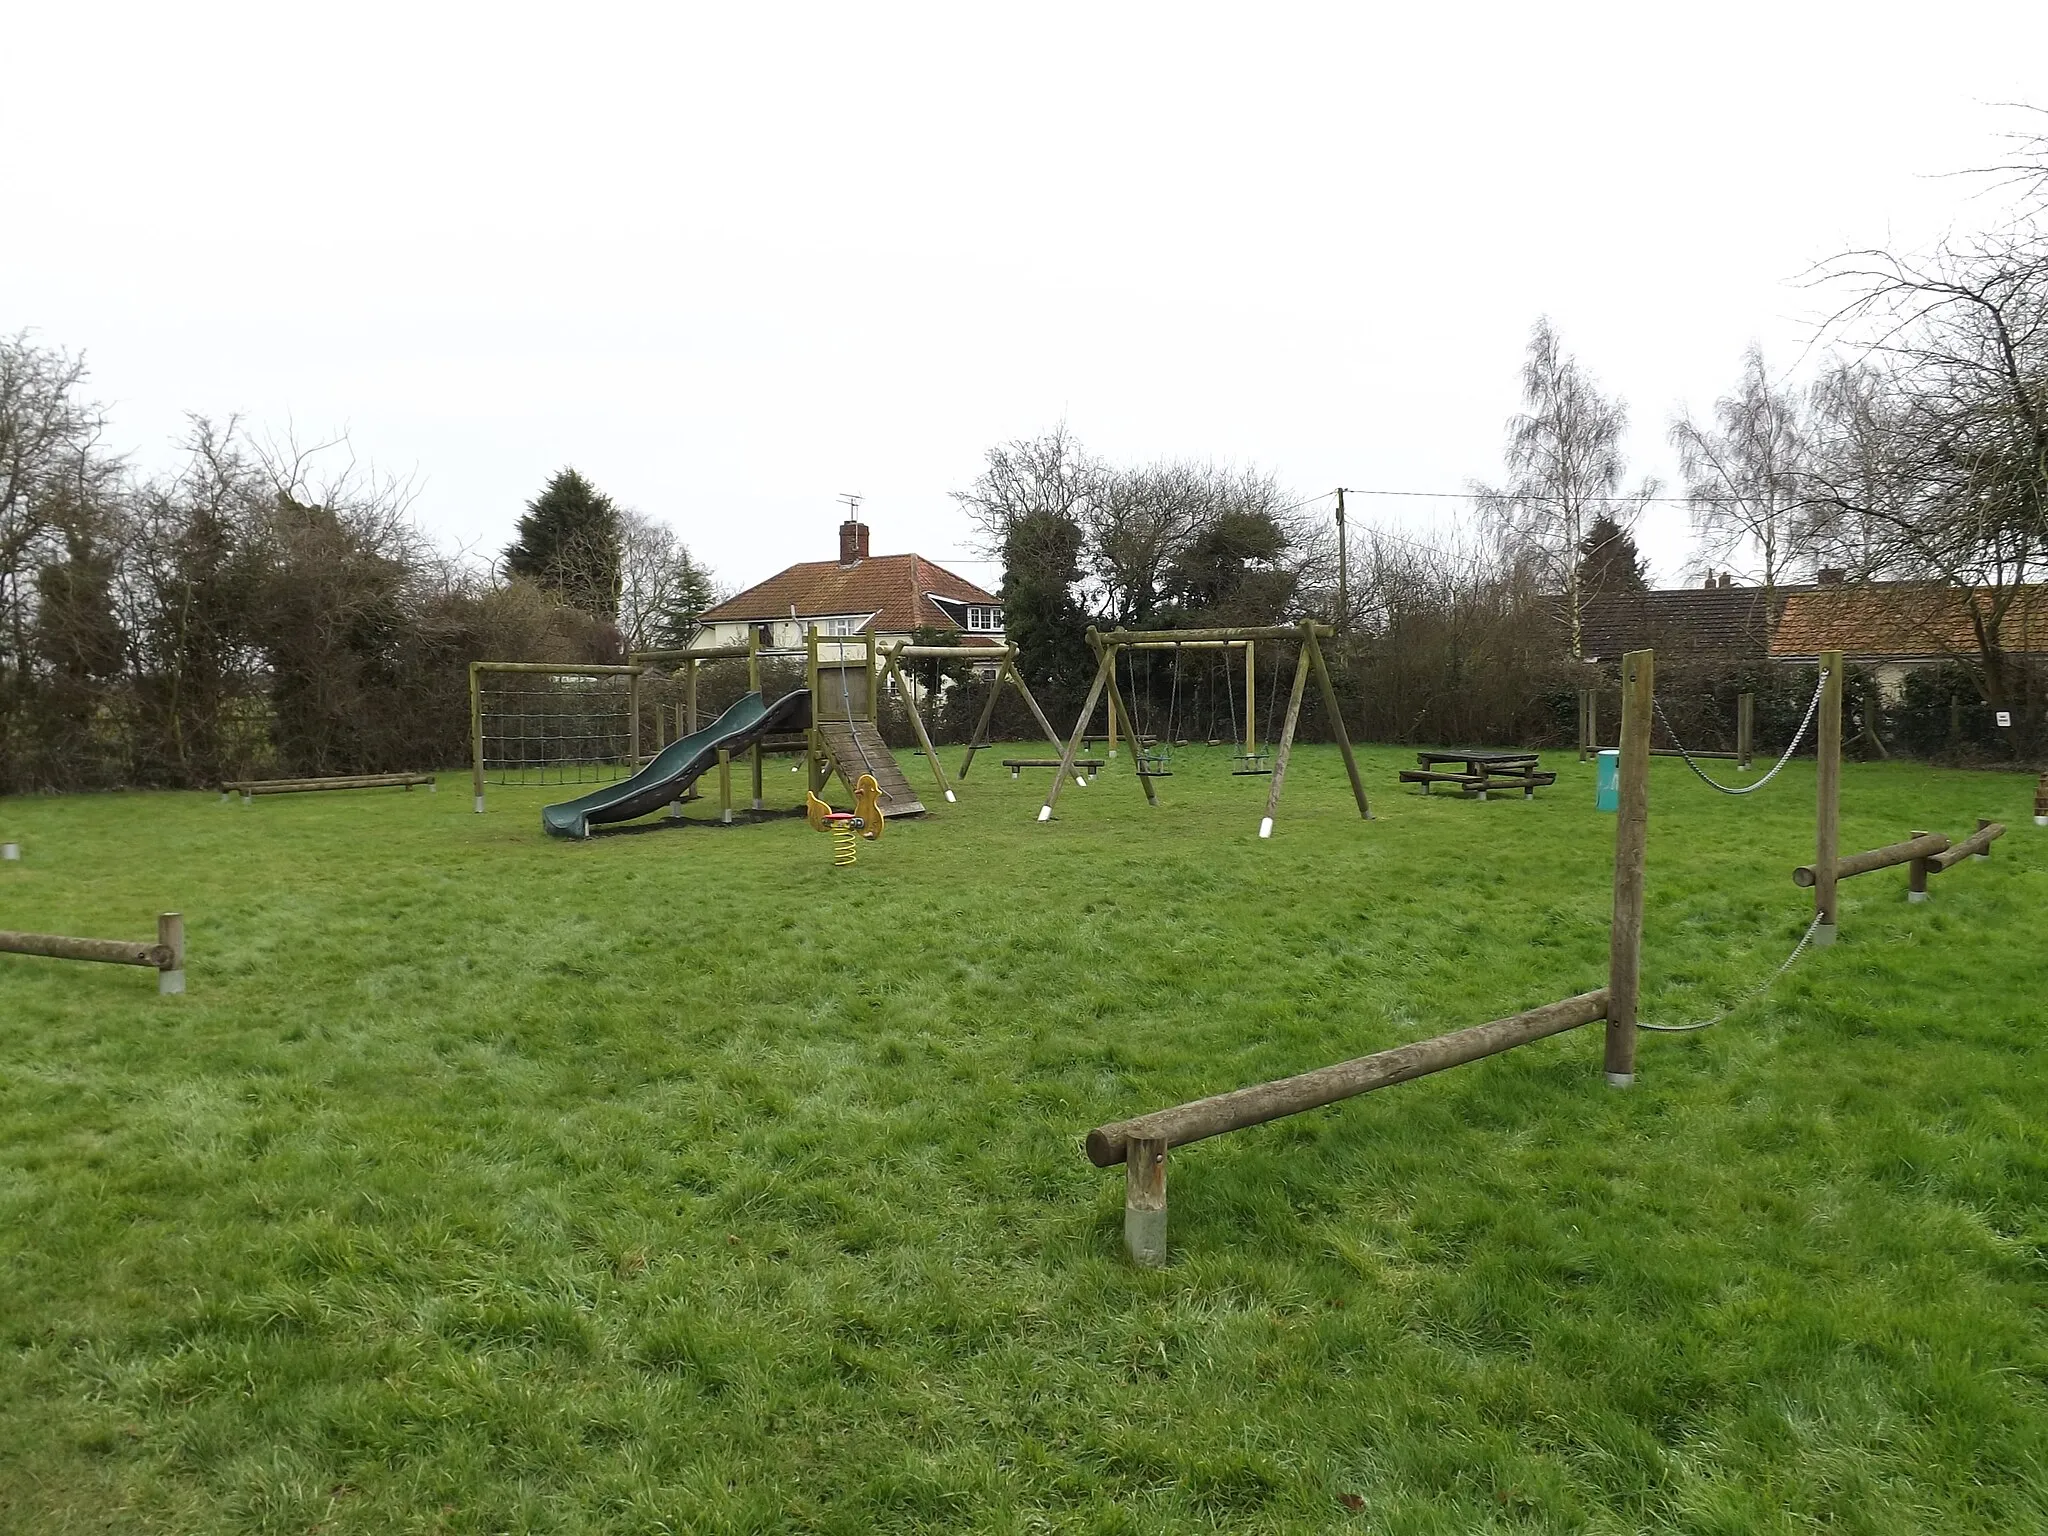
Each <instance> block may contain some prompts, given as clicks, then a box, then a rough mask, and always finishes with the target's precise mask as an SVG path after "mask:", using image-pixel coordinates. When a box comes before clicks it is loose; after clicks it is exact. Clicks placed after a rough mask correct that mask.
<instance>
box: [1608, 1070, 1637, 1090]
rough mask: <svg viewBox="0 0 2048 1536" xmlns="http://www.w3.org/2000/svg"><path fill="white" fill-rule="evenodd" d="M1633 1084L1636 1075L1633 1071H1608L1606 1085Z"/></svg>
mask: <svg viewBox="0 0 2048 1536" xmlns="http://www.w3.org/2000/svg"><path fill="white" fill-rule="evenodd" d="M1635 1085H1636V1075H1635V1073H1633V1072H1609V1073H1608V1074H1607V1086H1608V1087H1610V1088H1633V1087H1635Z"/></svg>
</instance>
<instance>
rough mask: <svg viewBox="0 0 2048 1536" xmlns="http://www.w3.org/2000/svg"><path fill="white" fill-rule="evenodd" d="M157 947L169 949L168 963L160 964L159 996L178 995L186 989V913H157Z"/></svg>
mask: <svg viewBox="0 0 2048 1536" xmlns="http://www.w3.org/2000/svg"><path fill="white" fill-rule="evenodd" d="M156 942H157V948H159V949H163V950H167V951H169V959H168V963H166V964H162V965H159V966H158V967H157V972H156V990H157V993H158V995H159V996H164V997H170V996H176V995H177V994H179V993H182V992H183V991H184V990H185V914H184V913H182V912H159V913H158V914H157V915H156Z"/></svg>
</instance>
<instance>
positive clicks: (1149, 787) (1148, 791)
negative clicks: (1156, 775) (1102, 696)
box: [1075, 645, 1159, 806]
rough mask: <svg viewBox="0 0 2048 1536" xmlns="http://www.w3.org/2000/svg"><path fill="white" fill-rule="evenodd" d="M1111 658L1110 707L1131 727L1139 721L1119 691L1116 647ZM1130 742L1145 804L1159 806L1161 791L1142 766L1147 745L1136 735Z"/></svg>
mask: <svg viewBox="0 0 2048 1536" xmlns="http://www.w3.org/2000/svg"><path fill="white" fill-rule="evenodd" d="M1109 658H1110V660H1109V703H1110V707H1111V708H1112V709H1114V710H1116V711H1117V712H1118V713H1119V714H1121V715H1122V716H1123V717H1124V723H1125V724H1127V725H1129V724H1131V723H1132V722H1134V721H1135V720H1136V719H1137V716H1135V715H1133V714H1132V713H1131V712H1130V711H1129V710H1128V709H1126V708H1125V707H1124V696H1123V692H1122V690H1121V689H1119V688H1118V687H1117V681H1116V647H1115V646H1114V645H1112V646H1110V648H1109ZM1132 686H1133V687H1135V686H1136V684H1135V682H1134V683H1133V684H1132ZM1133 728H1134V730H1135V727H1133ZM1130 741H1131V761H1132V762H1133V763H1136V764H1139V765H1140V766H1139V768H1138V783H1139V785H1140V786H1142V787H1143V789H1144V791H1145V803H1146V804H1147V805H1152V806H1156V805H1158V804H1159V791H1158V789H1157V788H1155V787H1154V785H1153V783H1152V775H1151V774H1149V773H1147V772H1146V771H1145V770H1144V767H1143V766H1142V765H1143V763H1144V761H1145V743H1144V742H1142V741H1140V740H1139V739H1138V738H1137V736H1136V735H1135V734H1134V735H1132V737H1131V738H1130ZM1079 780H1080V775H1079V774H1076V775H1075V781H1076V782H1077V783H1078V782H1079Z"/></svg>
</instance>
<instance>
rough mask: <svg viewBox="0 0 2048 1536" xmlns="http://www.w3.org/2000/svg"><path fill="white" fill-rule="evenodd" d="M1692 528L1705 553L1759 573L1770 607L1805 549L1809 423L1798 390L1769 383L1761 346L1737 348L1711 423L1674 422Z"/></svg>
mask: <svg viewBox="0 0 2048 1536" xmlns="http://www.w3.org/2000/svg"><path fill="white" fill-rule="evenodd" d="M1671 445H1672V447H1674V448H1676V449H1677V450H1678V461H1679V464H1680V466H1681V467H1682V469H1683V470H1684V473H1685V489H1686V498H1687V500H1688V501H1689V502H1690V503H1691V504H1692V523H1693V531H1694V533H1695V534H1697V535H1698V537H1699V540H1700V545H1701V550H1702V553H1703V555H1704V557H1705V558H1706V559H1707V560H1709V561H1712V562H1716V563H1722V564H1732V565H1739V566H1743V567H1745V568H1746V573H1747V574H1750V575H1753V576H1755V577H1756V578H1758V579H1759V580H1760V582H1761V584H1762V586H1763V589H1764V602H1765V604H1766V607H1767V608H1768V607H1769V606H1770V605H1771V604H1773V603H1774V602H1775V601H1776V596H1777V589H1778V586H1779V584H1780V583H1781V582H1782V581H1783V580H1784V578H1785V575H1786V573H1787V571H1788V569H1789V568H1790V567H1791V566H1793V565H1794V564H1795V563H1797V562H1798V561H1799V560H1800V559H1801V558H1802V557H1803V555H1804V553H1805V551H1804V548H1803V541H1802V538H1801V535H1802V533H1803V531H1804V524H1803V519H1802V517H1801V507H1802V501H1803V495H1802V493H1803V488H1804V475H1805V470H1806V458H1807V448H1808V440H1807V429H1806V423H1805V419H1804V414H1803V412H1802V411H1801V409H1800V402H1799V398H1798V396H1796V395H1794V394H1793V393H1792V392H1791V391H1790V390H1787V389H1783V388H1780V387H1777V386H1775V385H1773V384H1772V382H1771V376H1770V372H1769V370H1768V369H1767V368H1766V367H1765V366H1764V355H1763V350H1762V349H1761V348H1760V347H1757V346H1755V345H1753V344H1752V345H1751V347H1750V348H1749V350H1748V351H1747V352H1745V353H1743V355H1742V380H1741V382H1740V383H1739V384H1738V385H1737V386H1736V388H1735V391H1734V393H1732V394H1727V395H1723V396H1722V397H1721V398H1720V399H1719V400H1716V401H1715V402H1714V425H1713V426H1711V427H1709V426H1702V425H1700V424H1699V423H1697V422H1695V421H1693V420H1692V418H1691V417H1690V416H1688V415H1680V416H1678V417H1677V418H1675V419H1674V420H1673V421H1672V423H1671Z"/></svg>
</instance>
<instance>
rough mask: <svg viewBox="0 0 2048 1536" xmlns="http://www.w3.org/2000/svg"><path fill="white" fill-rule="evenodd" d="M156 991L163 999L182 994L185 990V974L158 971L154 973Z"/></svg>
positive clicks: (181, 972)
mask: <svg viewBox="0 0 2048 1536" xmlns="http://www.w3.org/2000/svg"><path fill="white" fill-rule="evenodd" d="M156 990H157V992H158V994H159V995H160V996H163V997H173V996H176V995H178V994H181V993H183V992H184V990H185V973H184V972H183V971H158V972H157V973H156Z"/></svg>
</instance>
